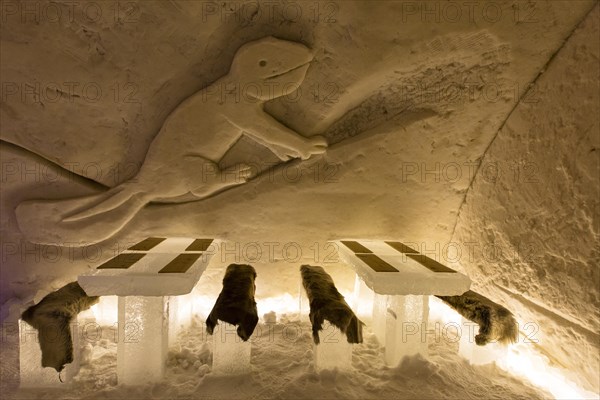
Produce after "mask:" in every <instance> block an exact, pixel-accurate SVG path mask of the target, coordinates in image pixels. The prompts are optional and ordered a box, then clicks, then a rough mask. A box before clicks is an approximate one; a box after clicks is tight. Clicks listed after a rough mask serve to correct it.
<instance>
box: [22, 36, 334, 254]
mask: <svg viewBox="0 0 600 400" xmlns="http://www.w3.org/2000/svg"><path fill="white" fill-rule="evenodd" d="M312 58H313V55H312V53H311V50H310V49H309V48H308V47H306V46H304V45H302V44H300V43H296V42H291V41H287V40H281V39H276V38H274V37H265V38H262V39H259V40H256V41H253V42H249V43H246V44H245V45H243V46H242V47H240V48H239V49H238V51H237V52H236V54H235V56H234V59H233V62H232V65H231V68H230V70H229V73H228V74H227V75H225V76H223V77H222V78H220V79H218V80H217V81H216V82H214V83H212V84H211V85H209V86H207V87H205V88H204V89H202V90H200V91H199V92H197V93H195V94H193V95H192V96H190V97H188V98H187V99H186V100H184V101H183V102H182V103H181V104H180V105H179V106H177V108H175V110H173V112H171V114H170V115H169V116H168V117H167V118H166V120H165V122H164V123H163V125H162V127H161V129H160V131H159V132H158V134H157V135H156V137H155V138H154V140H153V141H152V143H151V144H150V148H149V150H148V152H147V154H146V157H145V159H144V163H143V164H142V166H141V168H140V170H139V171H138V173H137V174H136V175H135V176H134V177H133V178H131V179H129V180H127V181H125V182H123V183H121V184H119V185H117V186H115V187H114V188H111V189H109V190H108V191H106V192H104V193H100V194H95V195H92V196H86V197H80V198H76V199H67V200H59V201H48V200H47V201H27V202H23V203H21V204H19V206H18V207H17V210H16V214H17V221H18V223H19V227H20V228H21V230H22V231H23V233H24V234H25V236H27V237H28V239H30V240H31V241H33V242H36V243H52V241H51V239H52V238H51V237H52V236H55V237H57V239H60V240H65V239H74V240H77V239H78V238H79V236H78V234H79V233H83V232H82V230H85V229H87V230H88V231H89V233H90V234H89V235H88V236H90V237H88V238H86V239H87V241H89V242H98V241H101V240H104V239H106V238H108V237H110V236H112V235H113V234H114V233H116V232H117V231H118V230H120V229H122V228H123V227H124V226H125V224H127V222H129V221H130V220H131V219H132V218H133V217H134V216H135V214H136V213H137V212H138V211H139V210H140V209H141V208H142V207H144V206H145V205H146V204H147V203H149V202H151V201H153V200H165V199H170V198H177V197H179V196H183V195H189V194H190V193H191V194H192V195H193V196H195V198H196V199H198V200H199V199H204V198H207V197H210V196H212V195H214V194H216V193H218V192H221V191H223V190H224V189H226V188H228V187H231V186H234V185H239V184H243V183H245V182H246V181H247V180H248V179H250V178H251V177H252V176H251V175H252V173H251V168H250V167H249V166H247V165H244V164H238V165H235V166H233V167H231V168H229V169H227V170H220V169H219V167H218V162H219V161H220V160H221V158H222V157H223V156H224V155H225V153H226V152H227V151H228V150H229V149H230V148H231V147H232V146H233V145H234V144H235V142H236V141H237V140H238V139H239V138H240V137H241V136H242V135H247V136H249V137H251V138H252V139H254V140H256V141H257V142H259V143H260V144H262V145H264V146H266V147H267V148H269V149H270V150H271V151H273V153H275V154H276V155H277V157H279V158H280V159H281V160H288V159H290V158H301V159H307V158H309V157H310V156H311V155H313V154H321V153H323V152H325V150H326V148H327V141H326V140H325V138H324V137H322V136H312V137H308V138H307V137H304V136H302V135H299V134H298V133H297V132H295V131H293V130H292V129H290V128H288V127H286V126H285V125H283V124H282V123H280V122H279V121H277V120H276V119H275V118H273V117H272V116H270V115H269V114H267V113H266V112H265V111H264V103H265V102H266V101H268V100H271V99H273V98H277V97H280V96H284V95H287V94H290V93H292V92H293V91H295V90H296V89H297V88H298V87H299V85H300V84H301V83H302V81H303V80H304V78H305V76H306V71H307V70H308V68H309V65H310V62H311V61H312ZM230 90H238V91H240V90H241V91H243V92H244V96H243V98H242V96H239V95H238V96H234V97H233V98H231V97H227V96H226V93H227V91H230ZM238 94H239V93H238ZM92 225H93V226H95V228H94V227H93V226H92ZM98 230H100V231H101V232H97V231H98ZM84 236H85V235H84Z"/></svg>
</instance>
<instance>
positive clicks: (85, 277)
mask: <svg viewBox="0 0 600 400" xmlns="http://www.w3.org/2000/svg"><path fill="white" fill-rule="evenodd" d="M150 239H156V240H155V242H156V241H158V239H162V240H161V241H160V242H159V243H158V244H155V245H154V246H153V247H151V248H148V247H149V246H146V247H145V248H144V246H140V244H143V243H144V242H145V241H149V240H150ZM202 240H204V241H206V242H204V243H200V244H198V242H199V241H202ZM209 240H210V242H208V241H209ZM145 241H142V242H140V243H138V244H136V245H135V246H132V247H130V248H129V249H127V250H125V251H123V252H121V253H119V254H118V255H117V256H115V257H113V258H111V259H110V260H108V261H106V262H104V263H103V264H101V265H100V266H98V267H97V268H95V269H94V270H92V271H90V272H87V273H84V274H82V275H80V276H79V277H78V279H77V281H78V282H79V284H80V285H81V287H82V288H83V290H85V292H86V293H87V294H88V295H89V296H110V295H117V296H176V295H183V294H187V293H190V292H191V290H192V289H193V288H194V286H195V285H196V283H197V282H198V280H199V279H200V277H201V276H202V273H203V272H204V271H205V270H206V267H207V266H208V263H209V262H210V259H211V258H212V256H213V254H215V252H216V249H217V248H218V247H217V246H219V244H220V243H221V241H220V240H217V239H214V240H212V239H194V238H168V239H167V238H148V239H146V240H145ZM207 243H208V244H207ZM136 246H137V247H136ZM139 248H142V249H143V250H138V249H139Z"/></svg>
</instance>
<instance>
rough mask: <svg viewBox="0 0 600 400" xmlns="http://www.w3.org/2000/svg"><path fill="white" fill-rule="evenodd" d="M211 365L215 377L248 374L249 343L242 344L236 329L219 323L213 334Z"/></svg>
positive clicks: (249, 370) (250, 345)
mask: <svg viewBox="0 0 600 400" xmlns="http://www.w3.org/2000/svg"><path fill="white" fill-rule="evenodd" d="M212 337H213V365H212V372H213V373H214V374H216V375H241V374H249V373H250V372H251V368H250V350H251V348H252V344H251V343H250V341H246V342H244V341H243V340H242V339H241V338H240V337H239V336H238V334H237V327H236V326H235V325H231V324H228V323H227V322H223V321H219V324H218V325H217V326H216V327H215V330H214V332H213V335H212Z"/></svg>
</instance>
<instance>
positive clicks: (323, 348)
mask: <svg viewBox="0 0 600 400" xmlns="http://www.w3.org/2000/svg"><path fill="white" fill-rule="evenodd" d="M313 352H314V356H315V369H316V370H317V371H321V370H324V369H340V370H348V369H350V368H351V367H352V343H348V339H347V338H346V335H345V334H344V333H342V331H340V330H339V329H338V328H337V327H335V326H334V325H331V324H330V323H329V321H327V320H325V322H324V323H323V330H321V331H319V344H314V343H313Z"/></svg>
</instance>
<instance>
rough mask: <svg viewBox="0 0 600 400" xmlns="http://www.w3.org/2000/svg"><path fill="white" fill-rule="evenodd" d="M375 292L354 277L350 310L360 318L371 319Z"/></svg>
mask: <svg viewBox="0 0 600 400" xmlns="http://www.w3.org/2000/svg"><path fill="white" fill-rule="evenodd" d="M374 298H375V292H373V290H371V288H369V287H368V286H367V285H366V284H365V282H364V281H363V280H362V279H360V278H359V277H358V275H357V276H356V278H355V280H354V301H353V304H352V309H353V310H354V312H355V313H356V315H358V316H359V317H360V318H371V316H372V313H373V301H374Z"/></svg>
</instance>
